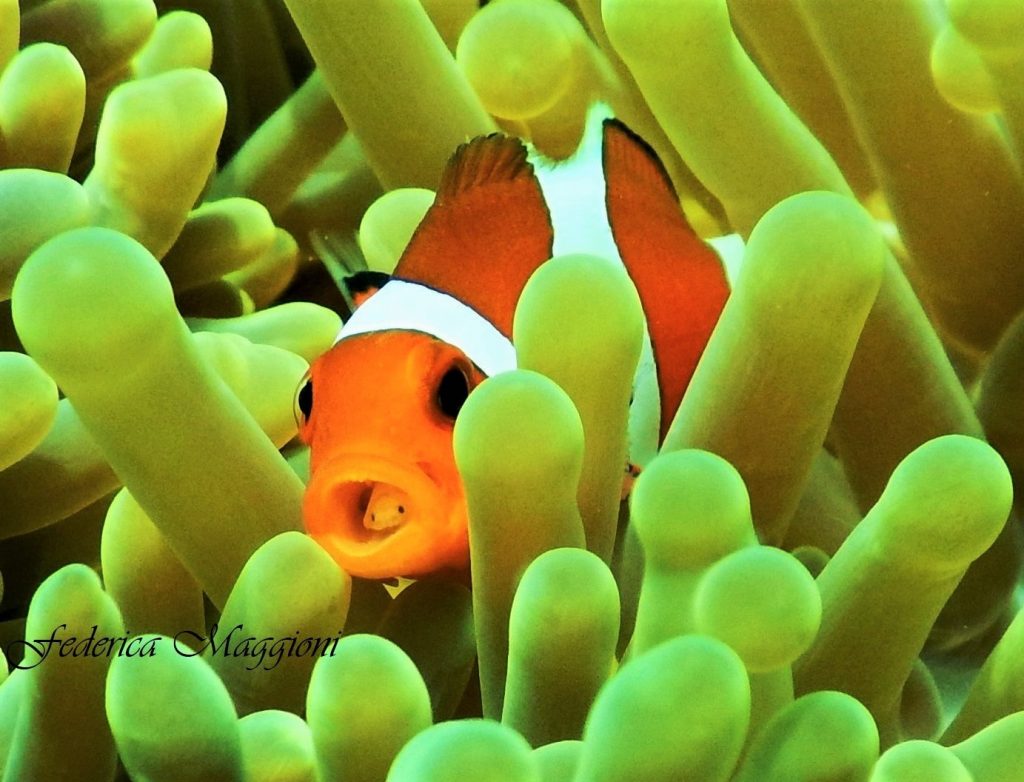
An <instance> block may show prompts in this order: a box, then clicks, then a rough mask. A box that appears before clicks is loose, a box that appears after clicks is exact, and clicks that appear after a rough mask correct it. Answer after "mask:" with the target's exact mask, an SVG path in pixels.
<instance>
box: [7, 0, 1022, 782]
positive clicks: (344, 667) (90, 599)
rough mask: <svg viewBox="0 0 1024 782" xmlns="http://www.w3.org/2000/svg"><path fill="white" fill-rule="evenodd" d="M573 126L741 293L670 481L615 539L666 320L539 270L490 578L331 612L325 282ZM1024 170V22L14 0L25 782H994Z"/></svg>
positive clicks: (339, 295)
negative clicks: (310, 502)
mask: <svg viewBox="0 0 1024 782" xmlns="http://www.w3.org/2000/svg"><path fill="white" fill-rule="evenodd" d="M595 102H601V103H603V104H607V106H609V107H610V110H611V111H612V112H613V113H614V114H615V115H616V116H617V117H619V118H620V119H621V120H622V121H623V122H624V123H625V124H626V125H628V126H629V127H630V128H632V129H633V130H634V131H635V132H636V133H637V134H638V135H639V136H641V137H642V138H643V139H645V140H646V141H647V143H649V144H650V146H651V147H652V148H653V149H654V150H655V151H656V152H657V154H658V156H659V157H660V158H661V160H662V162H663V164H664V167H665V170H666V171H667V173H668V175H669V177H670V178H671V180H672V183H673V185H674V187H675V189H676V191H677V193H678V195H679V200H680V205H681V208H682V209H683V211H684V212H685V213H686V215H687V217H688V220H689V222H690V224H691V225H692V226H693V227H694V229H695V230H696V231H697V232H698V233H699V234H700V235H701V236H702V237H704V238H706V239H709V240H712V242H713V243H714V244H715V246H716V247H720V248H722V252H723V253H724V254H725V258H724V260H725V263H726V266H727V267H728V270H729V274H730V278H731V283H732V290H731V294H730V296H729V299H728V302H727V303H726V305H725V308H724V310H723V311H722V313H721V317H720V318H719V320H718V323H717V325H716V327H715V329H714V332H713V333H712V335H711V337H710V339H709V341H708V343H707V345H706V347H705V348H704V351H703V355H702V357H701V360H700V363H699V365H698V366H697V369H696V371H695V373H694V375H693V378H692V380H691V382H690V384H689V386H688V388H687V391H686V394H685V396H684V398H683V402H682V404H681V405H680V407H679V409H678V411H677V412H676V413H675V416H674V418H673V419H672V422H671V426H670V427H668V428H667V432H666V434H665V436H664V441H663V443H662V445H661V448H660V452H658V453H657V455H653V454H652V455H651V458H650V459H649V461H648V462H647V463H646V464H645V465H644V468H643V470H642V472H641V473H640V475H639V477H638V478H637V479H636V482H635V484H633V485H632V488H631V491H629V492H628V500H623V495H624V494H625V493H626V492H625V491H624V487H623V465H624V464H626V459H627V453H630V450H629V445H630V444H629V442H628V432H629V410H630V404H631V394H632V392H633V387H632V384H633V379H634V369H635V367H636V365H637V361H638V359H639V358H640V356H641V346H642V344H643V339H644V330H645V325H644V311H643V309H642V306H641V302H640V299H639V298H638V296H637V292H636V290H635V288H634V286H633V284H632V282H631V281H630V278H629V276H628V275H627V274H626V273H625V272H624V270H623V268H622V267H621V266H619V265H618V264H615V263H611V262H610V261H609V260H608V259H607V258H600V257H594V256H591V255H585V254H576V255H563V256H560V257H556V258H554V259H552V260H550V261H548V262H546V263H544V264H543V265H542V266H541V267H540V269H539V270H538V271H537V272H536V273H535V274H534V275H533V277H532V278H531V279H530V281H529V282H528V284H527V286H526V288H525V290H524V291H523V294H522V296H521V298H520V299H519V304H518V307H517V309H516V312H515V320H514V326H513V333H512V339H513V343H514V345H515V352H516V357H517V363H518V368H517V369H515V370H512V371H508V372H504V373H500V374H496V375H494V376H493V377H490V378H488V379H486V380H484V381H483V382H482V383H481V384H480V385H479V386H478V387H477V388H475V389H474V390H472V392H471V393H470V394H469V396H468V399H466V401H465V404H464V406H463V407H462V408H461V411H460V412H459V413H458V419H457V421H456V422H455V426H454V434H453V449H454V458H455V463H456V465H457V468H458V472H459V475H460V479H461V483H462V488H463V490H464V493H465V501H466V507H467V510H468V517H469V533H468V534H469V549H470V568H469V571H468V574H467V576H468V577H467V576H462V577H459V575H458V574H455V575H454V576H453V574H452V573H450V572H445V573H438V574H432V575H427V576H425V577H423V578H420V579H418V580H415V581H411V582H409V581H408V580H402V581H401V582H396V583H392V582H387V583H384V582H381V581H376V580H370V579H365V578H358V577H352V576H351V575H350V574H348V573H346V572H345V571H344V570H343V569H342V568H341V567H340V566H339V565H338V564H337V562H335V560H334V559H333V558H332V556H331V555H330V554H329V553H328V551H327V550H325V549H324V548H323V547H321V545H319V544H318V543H317V542H316V540H315V539H314V538H313V537H310V536H309V535H307V534H305V533H304V532H303V519H302V504H303V494H304V483H305V482H306V481H308V478H309V452H308V448H307V447H306V445H305V444H303V443H302V442H301V440H300V439H299V438H298V437H297V436H296V435H297V431H298V426H297V419H296V415H295V410H294V405H295V400H296V390H297V389H298V388H300V387H301V386H302V383H303V378H304V377H305V374H306V372H307V371H308V369H309V365H310V364H311V363H312V362H314V361H315V360H316V359H317V357H318V356H320V355H321V354H322V353H324V352H325V351H326V350H328V349H329V348H330V347H331V345H332V343H333V342H334V339H335V337H336V335H337V333H338V329H339V326H340V323H341V321H342V319H344V318H347V317H348V316H349V315H350V311H351V307H352V306H353V305H354V304H357V303H358V302H356V301H354V300H353V295H352V293H353V291H352V289H351V288H350V287H349V285H348V282H347V279H348V278H350V277H351V275H352V274H353V273H358V272H366V271H369V272H372V273H377V274H381V273H383V274H387V273H389V272H391V271H392V270H393V269H394V267H395V264H396V263H397V262H398V260H399V257H400V256H401V255H402V252H403V251H404V249H405V246H406V244H407V243H408V242H409V240H410V237H411V236H413V234H414V233H415V231H416V228H417V226H418V224H419V223H420V221H421V219H422V218H423V216H424V213H425V212H426V211H427V209H428V207H429V205H430V203H431V201H432V199H433V191H434V189H435V188H437V187H438V184H439V181H440V178H441V174H442V171H443V170H444V167H445V164H446V162H447V161H448V160H449V158H450V157H451V155H452V154H453V152H454V150H455V149H456V148H457V147H458V146H459V145H460V144H463V143H465V142H466V141H467V140H469V139H471V138H474V137H476V136H480V135H486V134H490V133H494V132H497V131H499V130H500V131H502V132H505V133H507V134H510V135H515V136H519V137H521V138H523V139H524V140H525V141H528V142H529V143H530V144H531V145H532V147H533V148H534V149H536V150H537V151H539V153H541V154H543V155H545V156H546V157H548V158H551V159H555V160H561V159H564V158H568V157H570V156H572V155H573V154H574V151H575V150H576V149H577V146H578V145H579V143H580V138H581V136H582V135H583V133H584V128H585V126H586V123H587V117H588V111H589V107H590V106H592V105H593V104H594V103H595ZM1022 156H1024V4H1022V3H1021V2H1019V0H947V3H946V6H945V7H942V6H940V5H939V4H937V3H935V2H933V1H932V0H891V1H890V2H886V3H881V2H874V1H873V0H849V2H835V1H834V0H775V1H774V2H766V1H765V0H645V2H635V0H565V2H559V1H558V0H491V2H489V3H486V2H481V3H477V2H475V0H247V2H245V3H241V2H235V0H224V2H219V3H210V2H202V1H200V0H21V2H20V3H19V2H17V0H0V351H2V352H0V574H2V576H3V587H4V588H3V595H2V602H0V611H2V616H0V620H2V621H0V644H2V650H3V652H4V653H5V655H6V662H7V664H6V665H4V666H2V668H0V758H2V759H3V760H2V762H3V768H4V779H6V780H55V779H61V780H65V779H66V780H76V779H80V780H90V781H91V780H111V779H115V778H129V779H138V780H153V782H163V781H164V780H167V782H181V781H182V780H192V779H195V780H209V779H216V780H265V781H267V782H269V780H295V781H296V782H298V781H299V780H307V781H314V780H323V781H324V782H326V781H327V780H346V782H349V781H352V780H359V781H364V780H365V782H372V781H373V780H378V781H381V782H382V781H383V780H385V779H386V780H388V782H428V781H429V782H441V780H463V779H473V780H501V781H502V782H519V781H520V780H522V782H541V780H543V781H544V782H613V781H617V780H621V782H627V780H628V781H633V780H640V781H645V782H647V781H649V782H676V781H678V780H695V781H698V780H699V782H714V781H715V780H723V781H724V780H741V781H742V782H771V781H772V780H778V781H779V782H783V781H784V780H785V781H787V782H788V781H792V780H808V782H809V781H810V780H826V779H828V780H834V779H844V780H863V781H865V782H866V781H867V780H872V781H873V782H885V781H887V780H907V779H928V780H957V781H959V780H971V779H977V780H994V781H995V782H1002V781H1003V780H1007V781H1009V780H1014V779H1018V778H1019V776H1020V770H1019V767H1020V761H1019V757H1018V755H1019V747H1020V746H1021V742H1022V741H1024V662H1022V660H1024V654H1022V652H1024V618H1022V616H1024V614H1021V613H1018V608H1019V606H1020V603H1019V598H1018V597H1017V593H1018V587H1019V585H1020V572H1019V570H1020V564H1021V560H1022V555H1024V542H1022V538H1021V529H1020V521H1019V519H1018V517H1017V511H1018V510H1019V503H1018V507H1016V508H1015V507H1014V500H1013V489H1014V486H1015V485H1016V486H1017V487H1018V488H1019V487H1020V486H1021V485H1022V481H1024V413H1022V412H1021V411H1022V410H1024V407H1022V404H1024V178H1022ZM723 237H724V238H723ZM737 248H738V249H737ZM369 382H374V383H380V384H385V383H386V382H387V379H386V378H370V379H369ZM339 398H343V395H339ZM346 412H347V413H348V414H350V415H351V416H358V415H359V414H360V411H359V410H358V409H352V410H348V411H346Z"/></svg>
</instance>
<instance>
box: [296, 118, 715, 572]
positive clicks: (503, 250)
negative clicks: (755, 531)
mask: <svg viewBox="0 0 1024 782" xmlns="http://www.w3.org/2000/svg"><path fill="white" fill-rule="evenodd" d="M570 252H586V253H593V254H597V255H603V256H606V257H612V258H615V259H617V260H619V261H620V262H621V263H623V265H624V266H625V268H626V271H627V272H628V273H629V275H630V277H631V279H632V280H633V283H634V284H635V286H636V288H637V291H638V293H639V296H640V301H641V305H642V307H643V309H644V315H645V321H646V324H645V325H646V327H645V334H644V346H643V350H642V352H641V359H640V362H639V366H638V367H637V372H636V375H635V381H634V401H633V404H632V405H631V410H630V440H631V443H630V459H631V461H633V462H635V463H638V464H643V463H645V462H646V460H647V459H649V458H650V457H651V456H653V455H654V453H656V451H657V447H658V444H659V443H660V441H661V439H662V438H663V437H664V435H665V432H666V431H667V429H668V426H669V424H670V423H671V420H672V416H673V415H674V414H675V411H676V409H677V408H678V406H679V402H680V401H681V399H682V395H683V391H684V390H685V388H686V385H687V383H688V382H689V379H690V377H691V376H692V374H693V371H694V369H695V367H696V365H697V361H698V359H699V358H700V354H701V352H702V351H703V349H704V346H705V344H706V343H707V340H708V337H709V336H710V334H711V331H712V329H713V328H714V325H715V323H716V322H717V320H718V316H719V314H720V312H721V310H722V307H723V306H724V303H725V300H726V298H727V296H728V283H727V282H726V277H725V273H724V270H723V267H722V264H721V261H720V260H719V258H718V256H717V255H716V254H715V252H714V251H713V250H712V249H711V248H710V247H708V246H707V245H706V244H705V243H704V242H702V241H701V240H700V239H699V238H698V237H697V236H696V234H695V233H694V232H693V230H692V229H691V228H690V226H689V224H688V223H687V221H686V218H685V216H684V215H683V213H682V211H681V210H680V208H679V203H678V200H677V197H676V194H675V192H674V190H673V188H672V185H671V182H670V180H669V178H668V175H667V174H666V172H665V170H664V168H663V167H662V165H661V163H660V161H659V160H658V158H657V156H656V155H655V154H654V152H653V151H652V150H651V149H650V148H649V147H648V146H647V145H646V144H645V143H644V142H643V141H642V140H640V139H639V138H638V137H637V136H635V135H634V134H633V133H632V132H631V131H630V130H629V129H628V128H626V127H625V126H624V125H623V124H622V123H620V122H618V121H617V120H614V119H610V118H607V117H602V116H599V115H598V116H595V115H594V113H592V116H591V120H590V122H588V131H587V134H586V136H585V140H584V143H583V145H582V147H581V151H580V152H579V153H578V154H577V155H576V156H575V157H574V159H572V160H570V161H569V162H567V163H560V164H548V163H546V162H545V161H542V160H540V159H539V158H537V157H536V156H532V155H531V154H530V153H529V151H528V149H527V148H526V146H525V145H524V144H523V143H522V142H521V141H519V140H518V139H514V138H510V137H507V136H502V135H498V134H495V135H491V136H487V137H481V138H477V139H474V140H473V141H471V142H469V143H467V144H464V145H463V146H461V147H460V148H459V149H458V150H457V151H456V153H455V154H454V155H453V157H452V159H451V161H450V162H449V164H448V166H447V168H446V170H445V172H444V175H443V177H442V181H441V184H440V186H439V188H438V192H437V196H436V199H435V202H434V204H433V206H432V207H431V208H430V209H429V210H428V212H427V214H426V216H425V217H424V219H423V221H422V222H421V224H420V226H419V228H418V229H417V230H416V232H415V233H414V235H413V237H412V239H411V240H410V242H409V245H408V247H407V248H406V251H405V253H404V254H403V256H402V258H401V259H400V261H399V263H398V265H397V267H396V269H395V272H394V274H393V276H392V277H391V278H390V279H389V280H388V281H387V282H386V283H385V284H384V285H383V286H382V287H381V288H380V289H379V290H378V291H377V292H376V293H374V294H373V295H372V296H371V297H368V298H365V299H364V300H363V303H362V304H361V306H359V307H358V309H357V310H356V311H355V313H354V314H353V316H352V317H351V318H350V319H349V320H348V321H347V322H346V324H345V325H344V326H343V328H342V330H341V332H340V334H339V338H338V341H337V342H336V343H335V345H334V347H332V348H331V349H330V350H329V351H328V352H327V353H325V354H324V355H323V356H321V357H320V358H319V359H318V360H317V361H316V362H314V364H313V366H312V368H311V371H310V377H309V380H308V382H306V383H305V384H304V385H303V387H302V388H301V389H300V392H299V395H298V406H299V408H300V411H301V415H302V422H301V434H302V437H303V439H304V440H305V441H306V442H307V443H308V444H309V446H310V449H311V453H310V482H309V485H308V487H307V492H306V497H305V503H304V509H303V510H304V518H305V523H306V528H307V531H308V532H309V534H310V535H311V536H313V537H314V538H315V539H316V540H318V541H319V542H320V543H321V545H323V546H324V548H325V549H326V550H327V551H328V552H329V553H330V554H331V555H332V556H333V557H334V558H335V560H336V561H337V562H338V563H339V564H340V565H341V566H342V567H343V568H345V570H347V571H348V572H349V573H351V574H353V575H357V576H362V577H366V578H391V577H394V576H422V575H425V574H427V573H431V572H436V571H441V570H462V569H465V568H466V567H467V566H468V562H469V542H468V520H467V516H466V504H465V498H464V495H463V492H462V486H461V482H460V480H459V476H458V471H457V470H456V467H455V461H454V456H453V453H452V429H453V427H454V424H455V419H456V418H457V416H458V413H459V410H460V409H461V407H462V404H463V402H465V400H466V397H467V396H468V395H469V393H471V392H472V390H473V389H474V388H475V387H476V386H477V385H479V384H480V383H481V382H483V380H484V379H485V378H486V377H489V376H491V375H494V374H497V373H499V372H503V371H507V370H510V369H514V368H515V366H516V358H515V349H514V348H513V346H512V342H511V335H512V318H513V314H514V312H515V307H516V303H517V302H518V300H519V296H520V294H521V293H522V290H523V288H524V286H525V285H526V282H527V280H528V279H529V277H530V275H531V274H533V272H534V271H535V270H536V269H537V268H538V267H539V266H540V265H541V264H543V263H544V262H545V261H547V260H548V259H549V258H551V257H553V256H555V255H563V254H566V253H570Z"/></svg>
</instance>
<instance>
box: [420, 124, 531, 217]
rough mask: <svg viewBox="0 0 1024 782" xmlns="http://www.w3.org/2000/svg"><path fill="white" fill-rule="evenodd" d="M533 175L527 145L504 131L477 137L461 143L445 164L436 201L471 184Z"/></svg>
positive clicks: (475, 185)
mask: <svg viewBox="0 0 1024 782" xmlns="http://www.w3.org/2000/svg"><path fill="white" fill-rule="evenodd" d="M532 176H533V166H532V165H530V163H529V161H528V160H527V153H526V147H525V146H523V143H522V142H521V141H520V140H519V139H516V138H512V137H511V136H506V135H504V134H503V133H491V134H490V135H489V136H478V137H477V138H475V139H473V140H472V141H467V142H466V143H465V144H460V145H459V147H458V148H457V149H456V150H455V153H454V154H453V155H452V156H451V159H450V160H449V161H448V165H446V166H445V169H444V173H443V174H442V175H441V184H440V185H438V188H437V200H438V201H447V200H449V199H452V198H457V197H458V196H459V195H460V194H461V193H463V192H465V191H467V190H472V189H473V188H474V187H481V186H486V185H489V184H495V183H498V182H512V181H515V180H516V179H520V178H523V179H529V178H530V177H532Z"/></svg>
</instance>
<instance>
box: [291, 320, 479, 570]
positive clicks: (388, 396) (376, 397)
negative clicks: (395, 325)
mask: <svg viewBox="0 0 1024 782" xmlns="http://www.w3.org/2000/svg"><path fill="white" fill-rule="evenodd" d="M483 379H484V375H483V374H482V373H481V371H480V370H479V369H478V368H477V367H476V366H475V365H474V364H473V362H471V361H470V360H469V359H468V358H467V357H466V355H465V353H464V352H463V351H462V350H460V349H459V348H456V347H454V346H452V345H450V344H448V343H447V342H444V341H442V340H440V339H437V338H436V337H433V336H431V335H428V334H425V333H422V332H415V331H401V330H391V331H379V332H374V333H370V334H359V335H355V336H352V337H348V338H346V339H343V340H341V341H340V342H338V343H337V344H336V345H335V346H334V347H333V348H331V349H330V350H329V351H328V352H327V353H325V354H324V355H323V356H321V357H320V358H319V359H318V360H317V361H316V362H314V364H313V366H312V367H311V369H310V374H309V377H308V378H307V379H306V381H305V382H304V383H303V384H302V385H301V386H300V389H299V393H298V397H297V408H298V409H297V415H298V416H299V420H300V434H301V436H302V438H303V440H304V441H305V442H306V443H308V444H309V446H310V480H309V484H308V486H307V488H306V494H305V499H304V503H303V517H304V520H305V526H306V530H307V532H308V533H309V535H310V536H311V537H313V538H314V539H315V540H316V541H317V542H319V543H320V545H321V546H323V548H324V549H326V551H327V552H328V553H329V554H330V555H331V556H332V557H333V558H334V560H335V561H336V562H338V564H339V565H341V567H342V568H343V569H344V570H345V571H346V572H348V573H350V574H351V575H354V576H360V577H363V578H391V577H395V576H422V575H426V574H428V573H433V572H437V571H442V570H465V569H466V568H468V565H469V536H468V523H467V513H466V502H465V496H464V494H463V490H462V482H461V480H460V478H459V473H458V470H457V469H456V466H455V457H454V454H453V450H452V431H453V428H454V425H455V419H456V417H457V416H458V414H459V410H460V409H461V408H462V405H463V403H464V402H465V401H466V398H467V397H468V396H469V393H470V392H471V391H472V390H473V389H474V388H475V387H476V386H477V385H479V384H480V383H481V382H482V381H483Z"/></svg>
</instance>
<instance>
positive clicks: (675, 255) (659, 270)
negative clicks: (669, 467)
mask: <svg viewBox="0 0 1024 782" xmlns="http://www.w3.org/2000/svg"><path fill="white" fill-rule="evenodd" d="M603 161H604V173H605V187H606V194H605V198H606V206H607V209H608V221H609V223H610V225H611V228H612V235H613V236H614V238H615V244H616V246H617V247H618V249H619V255H620V256H621V257H622V262H623V263H624V264H625V266H626V270H627V271H628V272H629V276H630V277H631V278H632V280H633V284H634V285H636V288H637V292H638V293H639V294H640V301H641V304H642V305H643V308H644V314H645V315H646V317H647V331H648V334H649V335H650V338H651V348H652V350H653V352H654V357H655V363H656V364H657V372H658V386H659V392H660V395H661V427H660V429H661V432H660V434H661V437H662V438H664V436H665V433H666V432H667V431H668V427H669V425H670V424H671V423H672V418H673V417H674V416H675V413H676V410H677V409H678V407H679V403H680V402H681V401H682V398H683V392H684V391H685V390H686V386H687V385H688V384H689V382H690V378H691V377H692V376H693V371H694V369H696V367H697V361H698V360H699V359H700V356H701V353H703V352H704V346H705V345H706V344H707V341H708V337H710V336H711V331H712V330H713V329H714V326H715V323H717V321H718V316H719V315H720V314H721V311H722V307H723V306H725V300H726V298H727V297H728V295H729V286H728V283H727V282H726V278H725V272H724V269H723V267H722V263H721V261H720V260H719V258H718V256H717V255H716V254H715V251H714V250H712V249H711V248H710V247H709V246H708V245H706V244H705V243H704V242H703V241H701V239H700V237H698V236H697V234H696V233H694V231H693V229H692V228H691V227H690V224H689V223H688V222H687V221H686V217H685V215H684V214H683V211H682V209H681V208H680V206H679V201H678V198H677V197H676V192H675V188H673V186H672V181H671V179H669V176H668V173H667V172H666V171H665V168H664V166H663V165H662V164H661V161H660V160H659V159H658V156H657V155H656V154H655V152H654V151H653V150H652V149H651V147H650V146H648V145H647V143H646V142H645V141H643V139H641V138H640V137H639V136H637V135H636V134H635V133H633V131H631V130H630V129H629V128H627V127H626V126H625V125H623V124H622V123H621V122H619V121H618V120H615V119H609V120H605V122H604V155H603Z"/></svg>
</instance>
